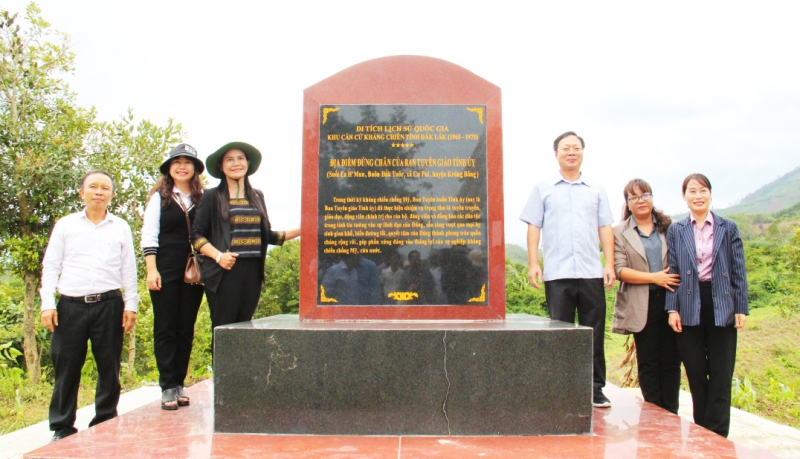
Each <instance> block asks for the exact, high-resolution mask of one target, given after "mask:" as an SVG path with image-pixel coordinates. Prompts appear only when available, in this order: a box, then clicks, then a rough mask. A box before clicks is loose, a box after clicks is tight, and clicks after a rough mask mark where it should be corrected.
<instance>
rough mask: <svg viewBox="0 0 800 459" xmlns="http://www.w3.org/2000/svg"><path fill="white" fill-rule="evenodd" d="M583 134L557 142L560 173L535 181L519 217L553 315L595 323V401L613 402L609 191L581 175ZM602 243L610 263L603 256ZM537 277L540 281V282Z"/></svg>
mask: <svg viewBox="0 0 800 459" xmlns="http://www.w3.org/2000/svg"><path fill="white" fill-rule="evenodd" d="M584 146H585V145H584V142H583V139H582V138H580V137H578V135H577V134H575V133H574V132H572V131H569V132H565V133H564V134H561V135H560V136H558V138H556V140H555V142H553V149H554V150H555V156H556V160H558V165H559V174H558V175H556V176H554V177H553V178H552V179H549V180H546V181H543V182H541V183H539V184H537V185H536V186H535V187H534V188H533V191H532V192H531V196H530V198H528V203H527V204H526V205H525V209H524V210H523V211H522V215H520V219H521V220H522V221H524V222H525V223H527V224H528V266H529V267H530V268H529V271H528V280H529V281H530V283H531V285H533V286H534V287H536V288H539V283H541V282H542V280H544V289H545V296H546V297H547V308H548V309H549V311H550V317H551V318H552V319H553V320H562V321H564V322H570V323H574V322H575V312H576V311H577V313H578V323H579V324H580V325H585V326H587V327H592V329H593V330H594V333H593V337H594V339H593V373H594V376H593V380H594V400H593V402H594V405H595V406H597V407H603V408H605V407H610V406H611V402H610V401H609V400H608V398H607V397H606V396H605V395H604V394H603V387H604V386H605V383H606V361H605V352H604V348H603V339H604V336H605V321H606V300H605V294H604V293H603V284H605V286H606V287H607V288H611V287H612V286H613V285H614V282H615V281H616V273H615V272H614V230H613V229H612V227H611V225H612V223H613V222H614V221H613V217H612V216H611V208H610V207H609V205H608V197H607V196H606V192H605V190H603V188H602V187H600V186H599V185H598V184H597V183H595V182H594V181H592V180H589V179H588V178H586V177H585V176H584V175H583V174H581V170H580V169H581V164H582V163H583V148H584ZM542 233H544V241H543V245H544V247H543V251H544V275H542V268H541V267H540V266H539V257H538V254H539V240H540V238H541V236H542ZM601 245H602V247H603V253H604V254H605V258H606V265H605V267H603V264H602V263H601V260H600V250H599V246H601ZM537 281H538V282H537Z"/></svg>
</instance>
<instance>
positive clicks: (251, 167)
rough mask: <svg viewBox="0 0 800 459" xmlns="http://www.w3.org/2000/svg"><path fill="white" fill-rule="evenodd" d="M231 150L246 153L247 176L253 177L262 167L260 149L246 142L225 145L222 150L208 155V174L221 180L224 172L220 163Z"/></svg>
mask: <svg viewBox="0 0 800 459" xmlns="http://www.w3.org/2000/svg"><path fill="white" fill-rule="evenodd" d="M231 150H241V151H242V152H243V153H244V156H245V157H246V158H247V162H248V166H247V175H253V174H255V173H256V171H257V170H258V166H260V165H261V152H260V151H258V148H256V147H254V146H252V145H250V144H249V143H244V142H230V143H226V144H225V145H223V146H222V147H221V148H220V149H218V150H217V151H215V152H214V153H211V154H210V155H208V158H206V169H207V170H208V174H209V175H210V176H212V177H214V178H218V179H221V178H222V177H223V176H224V174H223V173H222V170H221V169H220V168H219V165H220V161H221V160H222V157H223V156H225V153H227V152H229V151H231Z"/></svg>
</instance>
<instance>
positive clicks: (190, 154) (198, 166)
mask: <svg viewBox="0 0 800 459" xmlns="http://www.w3.org/2000/svg"><path fill="white" fill-rule="evenodd" d="M179 156H185V157H187V158H189V159H191V160H192V162H193V163H194V173H195V174H197V175H200V174H202V173H203V170H205V166H203V162H202V161H200V158H198V157H197V150H195V149H194V147H193V146H191V145H189V144H188V143H181V144H178V146H176V147H175V148H173V149H172V150H170V152H169V156H168V157H167V159H166V160H165V161H164V162H163V163H161V166H160V167H159V168H158V170H160V171H161V173H162V174H164V175H169V164H170V163H171V162H172V160H173V159H175V158H177V157H179Z"/></svg>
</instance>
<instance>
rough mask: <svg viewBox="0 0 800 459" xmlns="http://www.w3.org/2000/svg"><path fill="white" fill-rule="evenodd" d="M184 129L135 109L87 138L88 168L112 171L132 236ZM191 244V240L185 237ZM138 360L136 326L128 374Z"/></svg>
mask: <svg viewBox="0 0 800 459" xmlns="http://www.w3.org/2000/svg"><path fill="white" fill-rule="evenodd" d="M184 135H185V133H184V132H183V128H182V127H181V125H180V124H179V123H178V124H175V123H174V122H173V120H172V119H171V118H170V119H169V120H168V121H167V125H166V126H164V127H160V126H158V125H156V124H154V123H151V122H150V121H148V120H142V121H140V122H139V124H138V125H137V124H136V123H135V122H134V116H133V111H132V110H130V109H128V113H127V115H125V116H122V117H121V118H120V119H119V120H118V121H113V122H103V123H98V124H97V125H96V126H95V128H94V129H93V131H92V134H91V136H90V139H89V141H88V144H89V149H90V154H89V156H88V157H87V162H88V165H89V169H103V170H105V171H107V172H109V173H110V174H111V176H112V177H113V178H114V182H115V183H116V185H117V189H116V194H115V196H114V199H112V200H111V205H110V206H109V209H108V210H109V212H111V213H113V214H115V215H117V216H119V217H121V218H123V219H125V220H126V221H127V222H128V224H129V225H130V227H131V232H132V233H133V240H134V241H135V242H138V241H140V240H141V234H142V223H143V218H144V207H145V205H146V203H147V196H148V195H149V193H150V190H151V189H152V188H153V185H155V182H156V180H157V179H158V177H159V176H160V175H161V172H159V170H158V166H160V165H161V163H162V162H163V161H164V158H165V157H166V154H167V152H169V150H170V148H172V147H173V146H174V145H176V144H178V143H180V142H181V139H182V138H183V136H184ZM186 243H187V244H188V243H189V241H186ZM136 259H137V260H138V261H139V266H138V268H139V278H140V279H142V278H143V275H144V263H143V260H144V254H143V253H142V252H141V249H140V248H139V247H138V244H137V255H136ZM135 360H136V330H135V329H134V330H133V331H132V332H131V333H130V336H129V338H128V369H127V370H128V371H127V373H128V378H129V379H130V378H131V377H132V375H133V362H134V361H135Z"/></svg>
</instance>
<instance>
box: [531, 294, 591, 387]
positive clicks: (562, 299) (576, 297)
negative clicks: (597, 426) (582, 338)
mask: <svg viewBox="0 0 800 459" xmlns="http://www.w3.org/2000/svg"><path fill="white" fill-rule="evenodd" d="M544 293H545V296H546V298H547V309H548V310H549V311H550V318H551V319H553V320H561V321H563V322H569V323H575V312H576V311H577V313H578V324H579V325H584V326H587V327H592V329H593V330H594V333H593V334H592V370H593V378H592V379H593V381H594V390H595V391H599V390H601V389H603V387H604V386H605V385H606V353H605V348H604V347H603V341H604V340H605V332H606V296H605V293H604V292H603V279H557V280H552V281H547V282H545V283H544Z"/></svg>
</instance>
